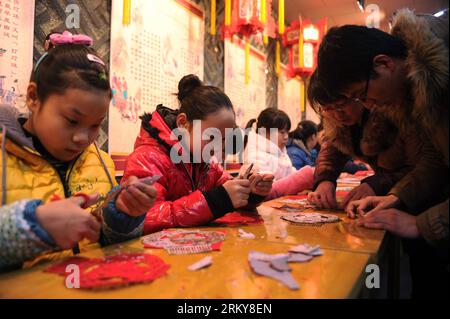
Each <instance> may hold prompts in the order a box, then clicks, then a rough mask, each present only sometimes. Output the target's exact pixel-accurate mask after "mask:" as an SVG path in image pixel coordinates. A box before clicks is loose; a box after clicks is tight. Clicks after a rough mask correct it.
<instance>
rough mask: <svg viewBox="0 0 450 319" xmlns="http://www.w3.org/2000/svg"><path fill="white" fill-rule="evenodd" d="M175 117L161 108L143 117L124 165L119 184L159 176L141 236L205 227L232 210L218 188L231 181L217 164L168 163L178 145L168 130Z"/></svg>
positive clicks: (226, 194) (172, 112)
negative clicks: (191, 227) (154, 198)
mask: <svg viewBox="0 0 450 319" xmlns="http://www.w3.org/2000/svg"><path fill="white" fill-rule="evenodd" d="M175 116H176V114H175V113H174V111H172V110H170V109H168V108H166V107H163V106H161V105H160V106H158V107H157V109H156V111H155V112H153V113H152V114H146V115H144V117H143V120H142V126H141V130H140V133H139V135H138V137H137V139H136V142H135V145H134V152H133V153H132V154H131V155H130V156H129V157H128V159H127V161H126V165H125V173H124V176H123V182H125V181H126V180H127V178H128V177H129V176H133V175H134V176H137V177H139V178H142V177H146V176H153V175H157V174H159V175H161V176H162V177H161V178H160V179H159V180H158V182H156V183H155V184H154V186H155V187H156V189H157V191H158V196H157V199H156V202H155V204H154V206H153V207H152V208H151V209H150V210H149V211H148V213H147V216H146V218H145V224H144V234H148V233H152V232H156V231H159V230H162V229H165V228H170V227H188V226H197V225H202V224H206V223H207V222H209V221H211V220H212V219H216V218H219V217H221V216H223V215H224V214H226V213H228V212H231V211H233V210H234V208H233V205H232V203H231V200H230V198H229V196H228V193H227V192H226V191H225V189H224V188H223V186H221V185H222V184H224V183H225V182H226V181H227V180H229V179H231V178H232V177H231V176H230V175H228V174H227V173H225V172H224V171H223V168H222V166H221V165H220V164H217V163H213V164H184V163H180V164H174V163H173V162H172V161H171V159H170V148H171V147H172V146H173V145H175V144H176V143H178V141H177V140H171V139H170V135H171V134H173V133H172V132H171V129H170V128H169V126H172V127H173V126H174V123H175ZM168 123H169V124H168ZM170 123H172V124H170Z"/></svg>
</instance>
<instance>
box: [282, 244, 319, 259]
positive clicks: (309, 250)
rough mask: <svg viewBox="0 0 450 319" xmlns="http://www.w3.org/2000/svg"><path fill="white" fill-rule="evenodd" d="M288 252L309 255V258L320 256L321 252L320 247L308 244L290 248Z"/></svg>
mask: <svg viewBox="0 0 450 319" xmlns="http://www.w3.org/2000/svg"><path fill="white" fill-rule="evenodd" d="M289 251H290V252H292V253H301V254H305V255H310V256H314V257H315V256H322V255H323V252H322V250H321V249H320V246H319V245H317V246H311V245H308V244H303V245H298V246H295V247H291V248H290V249H289Z"/></svg>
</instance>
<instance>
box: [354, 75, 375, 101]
mask: <svg viewBox="0 0 450 319" xmlns="http://www.w3.org/2000/svg"><path fill="white" fill-rule="evenodd" d="M371 73H372V68H370V69H369V72H368V73H367V78H366V85H365V88H364V92H363V94H361V95H360V97H350V98H349V99H352V100H354V101H355V102H366V101H367V95H368V93H369V84H370V74H371Z"/></svg>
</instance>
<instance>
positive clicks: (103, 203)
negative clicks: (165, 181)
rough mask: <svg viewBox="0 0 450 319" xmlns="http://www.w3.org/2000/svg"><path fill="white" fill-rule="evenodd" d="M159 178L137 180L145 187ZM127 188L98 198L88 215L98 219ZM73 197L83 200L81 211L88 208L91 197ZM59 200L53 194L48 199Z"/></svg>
mask: <svg viewBox="0 0 450 319" xmlns="http://www.w3.org/2000/svg"><path fill="white" fill-rule="evenodd" d="M160 178H161V175H153V176H150V177H145V178H141V179H139V180H138V182H141V183H144V184H146V185H153V184H154V183H155V182H156V181H157V180H159V179H160ZM129 186H130V185H125V186H119V187H117V189H115V190H113V191H110V192H109V193H108V194H107V195H106V196H100V198H99V199H98V200H97V202H96V203H95V205H94V207H92V208H91V210H90V213H91V214H93V215H94V216H95V217H96V218H97V219H100V215H99V213H100V211H101V210H102V209H103V208H106V207H107V206H108V203H109V202H111V201H112V200H115V199H116V198H117V196H119V194H120V192H121V191H123V190H125V189H127V188H128V187H129ZM73 197H82V198H83V199H84V203H83V205H81V208H83V209H87V208H89V206H88V202H89V200H90V198H91V197H90V196H89V195H88V194H86V193H76V194H74V195H73ZM61 199H63V198H61V196H59V195H57V194H53V195H52V196H51V197H50V201H51V202H53V201H57V200H61Z"/></svg>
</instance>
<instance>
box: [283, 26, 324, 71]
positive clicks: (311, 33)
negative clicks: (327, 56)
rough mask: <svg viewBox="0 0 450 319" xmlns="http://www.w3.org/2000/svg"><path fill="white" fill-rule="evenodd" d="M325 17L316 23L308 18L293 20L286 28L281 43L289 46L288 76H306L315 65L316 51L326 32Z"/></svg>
mask: <svg viewBox="0 0 450 319" xmlns="http://www.w3.org/2000/svg"><path fill="white" fill-rule="evenodd" d="M326 21H327V20H326V18H325V19H322V20H321V21H320V22H319V23H318V24H317V25H314V24H312V23H311V22H310V21H309V20H304V21H300V22H299V21H294V22H293V23H292V24H291V25H290V27H288V28H287V29H286V33H285V35H284V37H283V44H284V45H285V46H287V47H288V48H289V64H288V76H289V77H291V78H292V77H296V76H300V77H301V78H306V77H308V76H310V75H311V74H312V73H313V72H314V69H315V68H316V65H317V51H318V49H319V44H320V41H321V39H322V37H323V35H324V33H325V32H326Z"/></svg>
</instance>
